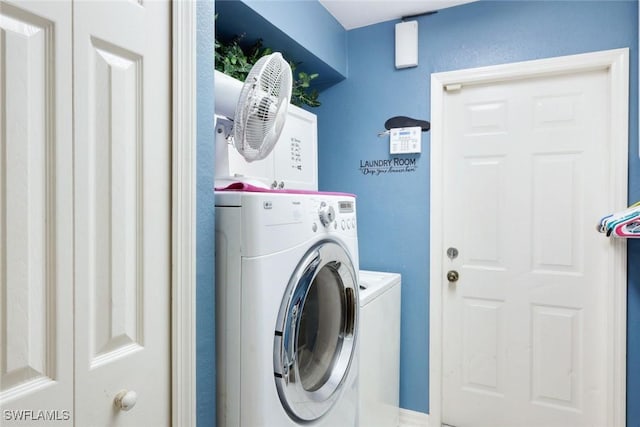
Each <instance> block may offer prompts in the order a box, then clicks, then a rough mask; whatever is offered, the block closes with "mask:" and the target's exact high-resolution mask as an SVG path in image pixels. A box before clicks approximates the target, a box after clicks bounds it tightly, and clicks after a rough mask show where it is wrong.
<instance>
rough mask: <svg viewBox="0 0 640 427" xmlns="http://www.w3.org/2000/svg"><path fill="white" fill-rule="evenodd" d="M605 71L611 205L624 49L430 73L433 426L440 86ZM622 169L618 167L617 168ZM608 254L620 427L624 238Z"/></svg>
mask: <svg viewBox="0 0 640 427" xmlns="http://www.w3.org/2000/svg"><path fill="white" fill-rule="evenodd" d="M597 69H606V70H609V76H610V82H611V87H610V88H611V105H610V121H611V128H610V140H611V142H612V145H613V146H614V149H613V150H612V152H613V155H612V156H611V159H610V162H611V171H612V176H611V185H610V189H611V191H610V192H609V193H608V194H609V197H610V203H611V206H616V207H624V206H626V205H627V186H628V181H627V179H628V176H627V174H628V168H627V157H628V144H629V136H628V127H629V124H628V117H629V113H628V108H629V49H626V48H625V49H615V50H608V51H601V52H594V53H586V54H580V55H571V56H563V57H559V58H549V59H541V60H536V61H526V62H518V63H512V64H505V65H497V66H490V67H482V68H475V69H467V70H460V71H452V72H444V73H435V74H432V75H431V123H432V126H431V141H430V145H431V201H430V202H431V204H430V206H431V221H430V229H431V233H430V235H431V240H430V251H431V267H430V268H431V273H430V294H429V295H430V316H429V331H430V341H429V361H430V366H429V372H430V377H429V407H430V411H429V419H430V420H431V424H432V425H433V426H440V425H441V424H442V392H441V390H442V277H443V270H442V265H443V257H444V254H443V250H442V248H443V242H442V239H443V236H442V233H441V232H440V230H442V224H443V213H442V209H441V207H442V206H443V201H444V194H443V191H442V184H443V168H444V167H445V165H444V164H443V162H442V156H443V148H442V147H443V143H444V141H443V136H442V124H443V123H444V120H443V107H444V92H445V87H446V86H447V85H450V84H456V85H457V84H460V85H462V86H465V85H474V84H486V83H492V82H501V81H508V80H516V79H525V78H533V77H537V76H550V75H554V74H565V73H573V72H580V71H588V70H597ZM621 165H622V166H623V167H620V166H621ZM612 247H613V249H612V251H611V258H610V261H611V262H610V265H611V270H610V272H609V273H610V274H609V277H611V282H610V283H608V284H607V292H608V295H607V298H608V302H609V310H608V312H609V315H610V317H609V318H608V319H607V328H608V332H609V333H608V336H609V337H610V339H611V341H610V343H609V345H608V346H607V347H608V348H609V354H608V355H607V358H608V365H607V366H609V367H610V371H609V372H610V375H608V378H609V380H608V381H609V383H608V384H607V396H608V398H607V421H608V422H607V423H606V424H607V425H609V426H612V427H613V426H616V427H618V426H624V425H625V417H626V330H627V323H626V322H627V320H626V314H627V293H626V292H627V289H626V288H627V287H626V283H627V272H626V270H627V261H626V260H627V254H626V244H625V241H624V239H614V240H612Z"/></svg>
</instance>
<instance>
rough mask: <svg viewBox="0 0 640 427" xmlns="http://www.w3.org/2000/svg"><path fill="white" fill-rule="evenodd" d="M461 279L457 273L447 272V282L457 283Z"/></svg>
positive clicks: (453, 271)
mask: <svg viewBox="0 0 640 427" xmlns="http://www.w3.org/2000/svg"><path fill="white" fill-rule="evenodd" d="M459 278H460V275H459V274H458V272H457V271H455V270H449V271H448V272H447V280H448V281H449V283H455V282H457V281H458V279H459Z"/></svg>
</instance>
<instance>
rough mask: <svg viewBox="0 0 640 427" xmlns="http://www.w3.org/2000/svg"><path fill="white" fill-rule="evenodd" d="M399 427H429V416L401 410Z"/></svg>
mask: <svg viewBox="0 0 640 427" xmlns="http://www.w3.org/2000/svg"><path fill="white" fill-rule="evenodd" d="M399 427H429V414H425V413H424V412H416V411H411V410H409V409H404V408H400V426H399Z"/></svg>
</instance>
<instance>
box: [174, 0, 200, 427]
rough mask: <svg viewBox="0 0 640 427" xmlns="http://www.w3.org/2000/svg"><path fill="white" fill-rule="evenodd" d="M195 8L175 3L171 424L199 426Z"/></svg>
mask: <svg viewBox="0 0 640 427" xmlns="http://www.w3.org/2000/svg"><path fill="white" fill-rule="evenodd" d="M195 9H196V3H195V2H193V1H173V2H172V34H173V37H172V39H173V48H172V67H173V68H172V70H173V73H172V74H173V80H172V88H173V89H172V90H173V92H172V94H173V117H172V121H173V135H172V197H171V200H172V202H171V205H172V208H171V209H172V224H171V229H172V269H171V271H172V273H171V274H172V277H171V283H172V289H171V363H172V367H171V372H172V376H171V387H172V390H171V408H172V411H171V421H172V422H171V425H174V426H181V427H182V426H184V427H193V426H195V425H196V322H195V310H196V306H195V302H196V274H195V259H196V256H195V248H196V217H195V216H196V198H195V194H196V104H195V101H196V56H195V52H196V33H195V28H196V13H195V12H196V11H195Z"/></svg>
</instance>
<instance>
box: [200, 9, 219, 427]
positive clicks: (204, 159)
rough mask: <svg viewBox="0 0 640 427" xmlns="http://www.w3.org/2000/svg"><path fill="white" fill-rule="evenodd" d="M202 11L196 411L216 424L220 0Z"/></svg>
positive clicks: (207, 424)
mask: <svg viewBox="0 0 640 427" xmlns="http://www.w3.org/2000/svg"><path fill="white" fill-rule="evenodd" d="M196 13H197V23H196V25H197V28H196V31H197V51H198V52H197V53H198V57H197V64H196V67H197V86H198V88H197V90H198V96H197V98H198V99H197V109H198V110H197V122H198V123H197V145H198V147H197V156H198V164H197V193H198V194H197V200H196V203H197V213H196V233H197V241H196V256H197V260H196V287H197V289H196V298H197V301H196V316H197V317H196V335H197V343H196V373H197V382H196V400H197V402H196V405H197V408H196V412H197V414H196V416H197V418H196V419H197V424H198V426H201V427H211V426H215V424H216V423H215V420H216V404H215V402H216V398H215V384H216V365H215V292H214V291H215V288H214V280H215V274H214V273H215V272H214V262H213V257H214V241H215V239H214V235H215V217H214V214H215V200H214V194H213V167H214V164H215V163H214V157H213V156H214V151H215V146H214V144H213V141H214V139H215V136H214V123H213V112H214V99H213V74H214V73H213V69H214V68H213V51H214V45H213V41H214V25H215V23H214V18H213V17H214V3H213V0H200V1H198V2H197V3H196Z"/></svg>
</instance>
